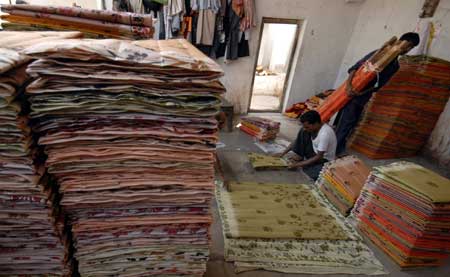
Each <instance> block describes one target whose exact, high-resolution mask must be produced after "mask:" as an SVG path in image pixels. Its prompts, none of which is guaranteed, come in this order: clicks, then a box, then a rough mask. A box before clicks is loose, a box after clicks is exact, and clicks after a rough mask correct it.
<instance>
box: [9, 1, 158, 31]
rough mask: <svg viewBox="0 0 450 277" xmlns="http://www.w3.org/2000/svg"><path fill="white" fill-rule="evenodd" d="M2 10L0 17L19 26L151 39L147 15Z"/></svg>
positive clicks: (23, 7) (31, 8)
mask: <svg viewBox="0 0 450 277" xmlns="http://www.w3.org/2000/svg"><path fill="white" fill-rule="evenodd" d="M2 11H3V12H5V13H7V14H3V15H1V19H3V20H6V21H7V22H9V23H13V24H18V25H32V26H35V27H36V26H39V27H44V28H51V29H56V30H74V31H81V32H84V33H88V34H96V35H102V36H106V37H113V38H124V39H145V38H151V37H152V36H153V32H154V28H153V27H152V25H151V23H150V22H149V19H148V18H146V17H145V16H139V15H135V14H129V13H120V12H110V11H101V10H99V11H96V10H84V9H80V8H70V7H66V8H60V7H44V6H35V5H3V6H2ZM135 23H138V24H137V25H134V24H135ZM6 27H8V25H6Z"/></svg>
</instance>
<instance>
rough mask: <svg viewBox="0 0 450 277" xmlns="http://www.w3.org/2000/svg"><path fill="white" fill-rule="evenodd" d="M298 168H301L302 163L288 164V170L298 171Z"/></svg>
mask: <svg viewBox="0 0 450 277" xmlns="http://www.w3.org/2000/svg"><path fill="white" fill-rule="evenodd" d="M300 167H303V162H298V163H290V164H289V165H288V168H289V169H298V168H300Z"/></svg>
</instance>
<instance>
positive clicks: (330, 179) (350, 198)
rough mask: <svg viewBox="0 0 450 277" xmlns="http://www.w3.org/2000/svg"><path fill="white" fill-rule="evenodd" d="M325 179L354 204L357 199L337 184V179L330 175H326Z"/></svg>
mask: <svg viewBox="0 0 450 277" xmlns="http://www.w3.org/2000/svg"><path fill="white" fill-rule="evenodd" d="M324 178H325V179H326V180H327V181H328V182H329V183H330V184H332V185H333V186H334V187H335V188H336V190H338V191H339V193H340V194H341V195H342V196H343V197H344V198H345V199H346V200H347V201H348V202H350V203H354V202H355V199H353V197H352V196H351V195H350V194H349V193H348V192H347V191H346V190H345V188H344V187H343V186H342V185H341V184H339V183H338V182H336V180H335V179H333V178H332V177H331V176H330V175H328V173H325V174H324Z"/></svg>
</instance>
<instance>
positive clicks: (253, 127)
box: [239, 116, 280, 141]
mask: <svg viewBox="0 0 450 277" xmlns="http://www.w3.org/2000/svg"><path fill="white" fill-rule="evenodd" d="M239 129H240V130H241V131H243V132H245V133H247V134H249V135H251V136H254V137H256V138H257V139H258V140H261V141H265V140H272V139H275V138H276V137H277V135H278V132H279V131H280V122H276V121H273V120H270V119H267V118H260V117H251V116H246V117H242V118H241V125H240V126H239Z"/></svg>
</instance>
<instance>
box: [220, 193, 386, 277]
mask: <svg viewBox="0 0 450 277" xmlns="http://www.w3.org/2000/svg"><path fill="white" fill-rule="evenodd" d="M260 186H262V187H266V186H267V185H260ZM295 186H299V185H295ZM301 187H302V189H303V190H309V193H311V195H313V196H314V197H315V198H316V199H317V201H318V203H320V204H321V205H324V207H326V208H327V209H329V211H330V214H331V215H332V216H333V217H335V220H336V223H337V224H338V225H339V226H340V227H341V228H342V229H343V230H344V233H345V234H346V235H347V237H348V239H347V240H327V239H317V240H314V239H313V240H311V239H306V240H301V239H263V238H254V239H235V238H229V237H227V236H226V233H227V232H229V228H230V226H229V214H230V210H229V209H227V208H226V207H225V205H224V203H223V202H224V201H223V198H224V193H225V194H226V191H224V189H222V188H220V187H217V188H216V200H217V203H218V207H219V213H220V216H221V218H222V227H223V231H224V241H225V259H226V260H227V261H233V262H234V264H235V266H236V271H237V272H242V271H247V270H255V269H265V270H271V271H278V272H284V273H309V274H368V275H380V274H386V272H385V271H384V268H383V266H382V265H381V263H380V262H379V261H378V260H377V259H376V258H375V256H374V255H373V253H372V251H371V250H370V249H369V248H368V247H367V245H366V244H365V243H364V242H363V241H362V239H361V237H360V236H359V235H358V233H357V232H356V231H355V230H354V229H353V227H352V226H351V225H350V224H348V223H347V222H346V221H345V218H344V217H343V216H342V215H341V214H340V213H339V212H338V211H337V210H336V209H335V208H334V207H333V206H332V205H331V204H330V203H329V202H327V201H326V200H325V196H324V195H323V194H322V193H321V192H320V191H319V190H318V189H317V188H315V187H312V188H310V187H308V186H305V185H302V186H301Z"/></svg>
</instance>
